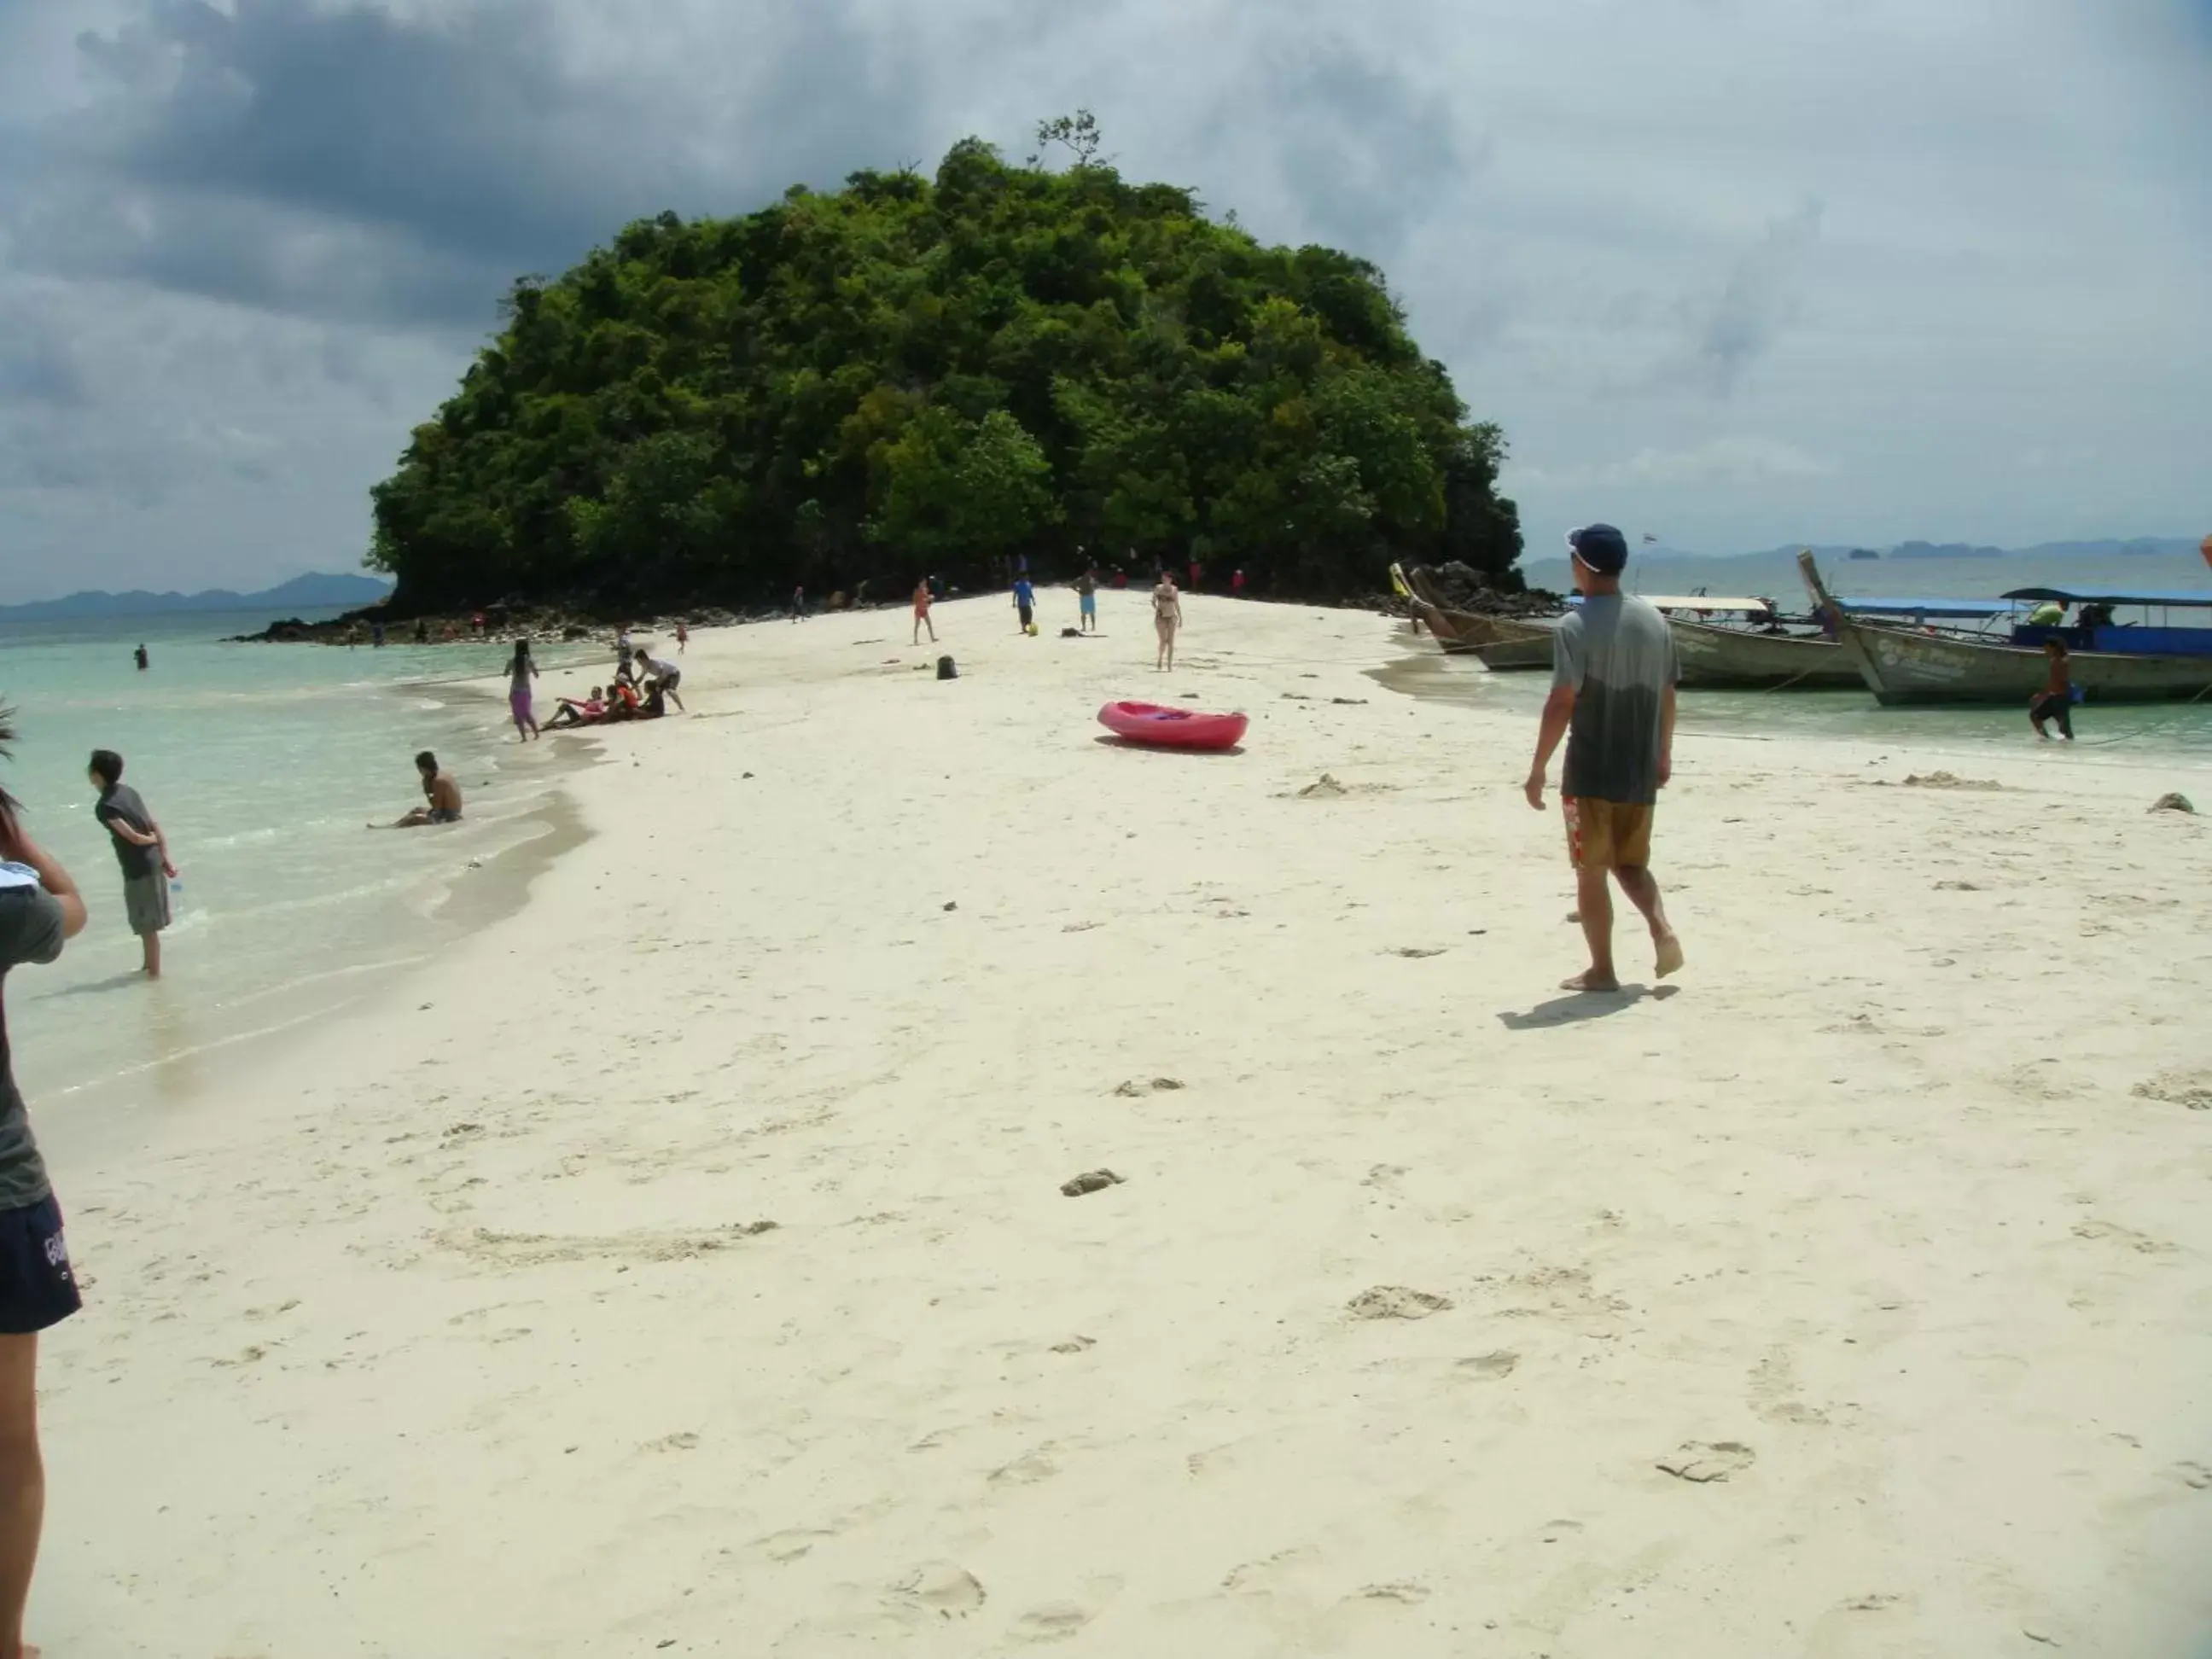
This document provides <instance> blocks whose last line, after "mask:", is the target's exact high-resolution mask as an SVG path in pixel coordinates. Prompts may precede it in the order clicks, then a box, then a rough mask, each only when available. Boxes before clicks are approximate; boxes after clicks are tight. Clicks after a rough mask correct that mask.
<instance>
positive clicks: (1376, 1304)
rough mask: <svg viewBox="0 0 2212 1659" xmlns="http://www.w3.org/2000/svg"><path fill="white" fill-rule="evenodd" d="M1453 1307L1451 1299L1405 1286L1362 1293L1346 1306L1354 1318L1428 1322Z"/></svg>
mask: <svg viewBox="0 0 2212 1659" xmlns="http://www.w3.org/2000/svg"><path fill="white" fill-rule="evenodd" d="M1451 1305H1452V1299H1451V1298H1450V1297H1448V1296H1436V1295H1432V1294H1431V1293H1430V1292H1429V1291H1416V1290H1411V1289H1408V1288H1407V1286H1405V1285H1376V1286H1375V1287H1374V1288H1373V1289H1372V1290H1366V1291H1360V1293H1359V1294H1358V1296H1355V1297H1352V1300H1351V1301H1349V1302H1347V1303H1346V1304H1344V1310H1345V1311H1346V1313H1348V1314H1350V1315H1351V1316H1352V1317H1353V1318H1354V1319H1426V1318H1427V1317H1428V1316H1430V1315H1431V1314H1440V1313H1445V1312H1449V1310H1450V1308H1451Z"/></svg>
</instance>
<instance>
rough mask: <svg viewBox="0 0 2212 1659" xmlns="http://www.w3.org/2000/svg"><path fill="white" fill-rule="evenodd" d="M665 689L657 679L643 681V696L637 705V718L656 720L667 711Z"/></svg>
mask: <svg viewBox="0 0 2212 1659" xmlns="http://www.w3.org/2000/svg"><path fill="white" fill-rule="evenodd" d="M666 699H667V691H666V690H665V688H664V687H663V686H662V684H660V682H659V680H647V682H646V683H645V696H644V697H643V698H642V699H641V701H640V702H639V703H638V706H637V718H638V719H640V720H659V718H660V717H661V716H662V715H663V714H666V713H667V712H668V703H667V700H666Z"/></svg>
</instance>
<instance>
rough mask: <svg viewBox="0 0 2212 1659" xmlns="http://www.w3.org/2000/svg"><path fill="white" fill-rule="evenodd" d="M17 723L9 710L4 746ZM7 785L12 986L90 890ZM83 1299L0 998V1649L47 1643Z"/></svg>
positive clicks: (1, 977)
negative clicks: (65, 1363)
mask: <svg viewBox="0 0 2212 1659" xmlns="http://www.w3.org/2000/svg"><path fill="white" fill-rule="evenodd" d="M11 735H12V734H11V733H10V732H9V729H8V716H7V711H6V710H4V709H0V753H4V752H5V744H7V742H8V740H9V738H10V736H11ZM16 811H17V808H16V805H15V801H14V799H12V798H11V797H10V796H9V793H8V792H7V791H6V790H4V789H0V985H4V983H5V981H6V979H7V975H8V972H9V969H13V968H18V967H21V965H23V964H24V963H49V962H52V961H53V960H54V959H55V958H56V957H59V956H60V955H61V953H62V945H63V942H64V940H67V939H75V938H76V936H77V935H78V934H79V933H82V932H83V931H84V898H83V896H82V894H80V893H79V892H78V891H77V890H76V883H74V882H73V881H71V880H70V876H69V872H68V871H66V870H64V869H63V868H62V866H60V865H59V864H58V863H57V862H56V861H55V860H54V859H53V857H52V855H51V854H48V853H46V851H45V850H44V849H43V848H40V846H39V845H38V844H37V843H36V842H33V840H32V839H31V838H30V836H27V835H26V834H24V833H23V829H22V826H21V823H18V822H17V820H16V816H15V814H16ZM82 1305H83V1304H82V1299H81V1297H80V1296H79V1292H78V1290H77V1283H76V1274H75V1273H72V1272H71V1271H70V1259H69V1243H68V1241H67V1239H66V1238H65V1237H64V1235H63V1232H62V1212H61V1206H59V1205H58V1204H57V1203H56V1202H55V1201H54V1189H53V1187H52V1183H50V1182H48V1181H47V1179H46V1164H45V1161H44V1160H43V1159H41V1158H40V1156H39V1143H38V1141H37V1139H35V1138H34V1137H33V1135H32V1133H31V1120H30V1114H29V1113H28V1112H27V1110H26V1109H25V1108H24V1105H23V1097H22V1095H21V1093H20V1092H18V1091H17V1090H16V1087H15V1067H14V1064H13V1057H12V1056H11V1055H10V1054H9V1048H8V1019H7V1013H6V1011H5V1010H4V1009H0V1654H6V1655H9V1656H10V1659H13V1656H15V1655H17V1654H25V1655H28V1654H35V1653H36V1652H37V1651H38V1650H37V1649H35V1648H33V1647H30V1646H28V1645H27V1644H25V1642H24V1640H23V1609H24V1607H25V1605H26V1604H27V1602H28V1601H29V1600H30V1595H31V1573H32V1570H33V1568H34V1567H35V1566H36V1565H38V1559H39V1533H40V1528H41V1527H42V1524H43V1523H44V1522H45V1519H46V1462H45V1460H44V1459H43V1458H42V1457H41V1456H40V1452H39V1333H40V1332H41V1331H44V1330H46V1329H49V1328H52V1327H53V1326H55V1325H58V1324H60V1323H61V1322H62V1321H63V1320H64V1319H67V1318H68V1317H69V1316H70V1315H71V1314H73V1313H75V1312H76V1310H78V1309H79V1308H80V1307H82Z"/></svg>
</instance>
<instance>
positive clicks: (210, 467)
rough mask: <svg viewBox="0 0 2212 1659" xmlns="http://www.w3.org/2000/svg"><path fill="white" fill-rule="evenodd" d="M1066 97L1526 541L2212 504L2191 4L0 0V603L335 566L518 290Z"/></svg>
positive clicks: (242, 583)
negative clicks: (1371, 363)
mask: <svg viewBox="0 0 2212 1659" xmlns="http://www.w3.org/2000/svg"><path fill="white" fill-rule="evenodd" d="M1079 106H1087V107H1089V108H1091V109H1092V110H1093V111H1095V112H1097V116H1098V118H1099V121H1100V123H1101V125H1102V126H1103V130H1104V132H1105V136H1106V149H1107V151H1108V153H1109V155H1110V156H1111V158H1112V159H1113V160H1114V161H1115V164H1116V165H1117V166H1119V167H1121V170H1122V172H1123V173H1124V175H1125V176H1127V177H1128V178H1131V179H1166V180H1170V181H1172V182H1175V183H1177V184H1183V185H1191V186H1194V187H1195V188H1196V189H1197V190H1198V191H1199V193H1200V196H1201V197H1203V199H1204V200H1205V201H1206V204H1208V207H1209V209H1210V210H1212V211H1213V212H1215V213H1216V214H1224V213H1226V212H1228V211H1229V210H1232V209H1233V210H1235V211H1236V213H1237V216H1238V219H1239V221H1240V222H1242V223H1243V225H1244V226H1245V227H1246V228H1248V229H1249V230H1250V231H1252V232H1253V233H1254V234H1257V235H1259V236H1261V237H1262V238H1264V239H1266V240H1271V241H1283V242H1289V243H1293V244H1296V243H1302V242H1307V241H1322V242H1327V243H1330V244H1333V245H1334V246H1340V247H1345V248H1348V249H1350V250H1352V251H1353V252H1358V253H1359V254H1361V255H1363V256H1364V257H1366V258H1370V259H1371V260H1373V261H1374V262H1375V263H1376V264H1378V265H1380V266H1381V267H1382V268H1383V270H1385V271H1386V272H1387V273H1388V275H1389V280H1390V283H1391V288H1392V290H1393V292H1394V293H1395V295H1397V296H1398V297H1399V299H1400V301H1401V303H1402V304H1403V305H1404V307H1406V311H1407V316H1408V319H1409V321H1410V324H1411V325H1412V328H1413V332H1414V335H1415V337H1416V338H1417V339H1418V340H1419V342H1420V343H1421V345H1422V347H1423V349H1425V350H1426V351H1427V352H1428V353H1429V354H1430V355H1431V356H1435V357H1437V358H1439V359H1440V360H1442V361H1443V362H1444V363H1445V364H1446V365H1447V366H1448V367H1449V368H1450V369H1451V371H1452V374H1453V375H1454V378H1455V381H1456V382H1457V384H1458V386H1459V388H1460V392H1461V395H1462V397H1463V398H1465V399H1466V401H1467V402H1468V404H1469V405H1470V407H1471V409H1472V410H1473V411H1474V414H1475V415H1476V416H1478V417H1479V418H1482V419H1486V420H1494V421H1496V422H1499V423H1500V424H1501V425H1502V426H1503V427H1504V430H1505V433H1506V436H1507V439H1508V441H1509V444H1510V463H1509V467H1508V471H1507V472H1506V475H1505V478H1504V488H1505V489H1506V490H1507V491H1508V492H1509V493H1510V494H1512V495H1514V496H1515V497H1516V499H1517V500H1518V501H1519V502H1520V505H1521V511H1522V525H1523V527H1524V530H1525V532H1526V534H1527V537H1528V544H1529V546H1530V548H1531V550H1532V553H1533V554H1535V555H1538V556H1541V555H1542V554H1545V553H1548V552H1550V551H1551V550H1553V548H1555V547H1556V546H1557V545H1558V544H1559V537H1560V535H1561V534H1562V533H1563V532H1565V530H1566V529H1567V528H1568V527H1569V526H1573V525H1576V524H1580V523H1584V522H1587V521H1589V520H1594V519H1606V520H1611V521H1613V522H1614V523H1617V524H1620V525H1621V526H1623V527H1625V528H1628V529H1630V530H1631V531H1632V532H1648V533H1651V534H1654V535H1656V536H1658V537H1659V538H1661V539H1662V541H1664V542H1665V543H1667V544H1670V545H1673V546H1676V547H1682V548H1692V549H1697V550H1704V551H1710V552H1716V553H1720V552H1735V551H1741V550H1748V549H1753V548H1759V547H1765V546H1771V545H1774V544H1779V543H1782V542H1785V541H1790V540H1794V539H1804V540H1809V541H1818V542H1822V543H1844V542H1850V543H1864V544H1870V545H1885V544H1889V543H1893V542H1896V541H1899V540H1903V539H1906V538H1925V539H1928V540H1931V541H1939V542H1940V541H1953V540H1957V541H1969V542H1974V543H1982V544H2025V543H2030V542H2036V541H2043V540H2052V539H2061V538H2075V537H2091V536H2103V535H2116V536H2133V535H2184V534H2185V535H2188V536H2191V537H2195V536H2197V535H2201V534H2203V532H2205V531H2207V530H2212V441H2208V434H2212V417H2209V416H2208V409H2207V404H2208V401H2212V306H2209V305H2208V304H2207V303H2206V300H2205V295H2207V294H2208V293H2212V0H1543V3H1541V4H1539V3H1534V0H1362V3H1359V4H1358V5H1352V4H1349V3H1342V0H1331V3H1321V0H1270V3H1269V4H1267V5H1266V6H1256V5H1251V4H1249V3H1233V0H1090V3H1086V4H1084V5H1080V6H1077V5H1070V4H1067V3H1065V0H926V3H924V0H744V3H729V0H654V3H652V4H650V5H644V4H641V5H625V6H609V5H606V4H605V3H604V0H588V3H587V0H387V3H378V4H365V3H350V0H225V3H220V4H218V3H208V0H0V603H4V602H8V601H12V600H21V599H39V598H44V597H48V596H51V595H53V594H58V593H61V592H70V591H73V590H76V589H78V588H82V587H91V586H97V587H116V588H122V587H134V586H151V587H156V588H167V587H183V588H196V587H203V586H231V587H240V588H246V587H255V586H265V585H267V584H269V583H271V582H275V581H277V580H283V579H284V578H286V577H288V576H290V575H293V574H297V573H298V572H300V571H301V570H306V569H327V570H343V569H352V568H357V566H358V564H359V562H360V557H361V553H362V549H363V548H364V547H365V546H366V544H367V542H368V493H367V492H368V487H369V486H370V485H371V484H372V483H374V482H375V481H376V480H378V479H379V478H380V477H384V476H386V474H387V473H388V472H390V471H391V470H392V466H393V464H394V462H395V460H396V459H397V457H398V453H399V451H400V450H401V448H402V447H404V444H405V442H406V439H407V434H408V432H409V430H410V428H412V427H413V426H414V425H416V423H417V422H420V421H422V420H423V419H426V418H428V416H430V415H431V414H432V413H433V412H434V411H435V409H436V407H437V406H438V404H440V403H441V401H442V400H443V399H444V398H445V397H446V396H447V394H448V393H449V392H451V391H452V389H453V386H454V385H455V383H456V381H457V380H458V377H459V374H460V372H461V370H462V369H463V368H464V367H465V365H466V363H467V362H468V360H469V357H470V356H471V353H472V352H473V351H474V350H475V349H477V346H478V345H479V344H481V343H482V342H483V339H484V338H485V337H486V336H487V334H488V333H489V331H490V330H491V329H492V328H493V326H494V325H495V321H496V313H495V305H496V301H497V299H498V297H499V295H501V293H502V292H504V291H505V289H507V286H508V284H509V283H510V282H511V281H512V280H513V277H515V276H518V275H520V274H523V273H525V272H544V273H553V272H557V271H559V270H562V269H564V268H566V267H567V266H568V264H572V263H574V261H575V259H576V258H579V257H580V255H581V254H582V253H584V252H586V250H587V249H588V248H590V247H591V246H593V245H594V244H596V243H599V242H601V241H603V240H606V239H607V238H608V237H609V236H610V235H611V234H612V233H613V232H614V231H615V230H617V229H618V228H620V227H621V226H622V225H623V223H625V222H628V221H629V220H631V219H635V218H641V217H647V216H651V215H653V214H654V213H657V212H659V211H660V210H663V209H665V208H673V209H674V210H677V211H678V212H679V213H682V214H684V215H685V216H694V215H703V214H717V215H720V214H737V213H742V212H745V211H748V210H752V209H755V208H757V207H760V206H762V205H763V204H767V203H768V202H769V201H772V200H773V199H774V198H775V197H777V196H779V195H780V194H781V192H782V191H783V190H784V188H785V187H786V186H787V185H791V184H793V183H805V184H809V185H817V186H824V187H829V186H834V185H836V184H837V183H838V182H839V181H840V180H841V179H842V178H843V176H844V175H845V174H846V173H848V172H851V171H852V170H854V169H855V168H859V167H897V166H900V165H902V164H907V163H913V164H917V165H920V166H921V167H933V166H934V164H935V161H936V160H937V159H938V158H939V156H941V155H943V153H944V151H945V149H947V148H948V147H949V146H950V145H951V143H952V142H953V141H955V140H956V139H957V138H959V137H963V136H965V135H969V134H974V135H977V136H980V137H984V138H987V139H989V140H991V141H993V142H994V143H999V144H1000V145H1001V146H1002V147H1003V148H1004V149H1006V152H1007V153H1008V155H1010V156H1013V157H1019V156H1021V155H1025V154H1027V153H1028V151H1029V149H1030V148H1031V146H1030V143H1029V137H1030V133H1031V131H1033V129H1034V127H1035V125H1036V122H1037V120H1038V119H1040V118H1043V117H1047V116H1050V115H1054V114H1058V113H1062V112H1068V111H1073V110H1074V109H1076V108H1078V107H1079Z"/></svg>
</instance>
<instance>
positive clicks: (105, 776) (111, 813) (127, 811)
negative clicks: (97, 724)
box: [86, 749, 177, 979]
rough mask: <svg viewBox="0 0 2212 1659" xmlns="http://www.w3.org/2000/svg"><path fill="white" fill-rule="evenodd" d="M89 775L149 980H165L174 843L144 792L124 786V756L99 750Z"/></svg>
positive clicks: (97, 814)
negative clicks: (164, 937)
mask: <svg viewBox="0 0 2212 1659" xmlns="http://www.w3.org/2000/svg"><path fill="white" fill-rule="evenodd" d="M86 775H87V776H88V777H89V778H90V779H91V780H92V786H93V787H94V788H95V789H97V790H98V791H99V792H100V799H99V801H98V802H97V803H96V804H95V805H94V807H93V809H92V814H93V817H95V818H97V819H98V820H99V821H100V824H101V826H102V827H103V828H105V829H106V831H107V833H108V836H109V837H110V838H111V839H112V841H113V842H114V843H115V861H116V862H117V863H118V864H120V865H121V866H123V911H124V915H125V919H126V920H127V921H129V922H130V924H131V932H132V933H136V934H137V935H138V943H139V945H140V946H141V948H142V950H143V953H144V965H145V970H146V977H147V978H148V979H159V978H161V930H162V929H163V928H165V927H167V926H168V925H169V883H170V882H171V881H172V880H173V879H174V878H175V877H176V873H177V866H175V865H174V864H173V863H171V862H170V860H169V843H168V842H167V840H165V839H164V838H163V836H162V835H161V825H160V824H159V823H156V822H155V819H154V815H153V813H152V812H150V811H148V810H147V808H146V803H145V802H144V801H143V800H141V799H139V797H138V792H137V790H136V789H132V788H130V787H127V786H126V785H125V783H124V781H123V757H122V756H120V755H118V754H117V753H116V752H115V751H114V750H112V749H95V750H93V751H92V760H91V763H90V764H89V765H88V767H87V768H86Z"/></svg>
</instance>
